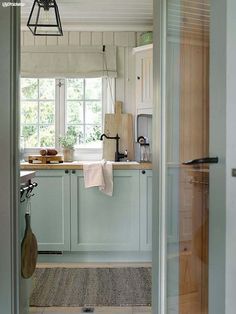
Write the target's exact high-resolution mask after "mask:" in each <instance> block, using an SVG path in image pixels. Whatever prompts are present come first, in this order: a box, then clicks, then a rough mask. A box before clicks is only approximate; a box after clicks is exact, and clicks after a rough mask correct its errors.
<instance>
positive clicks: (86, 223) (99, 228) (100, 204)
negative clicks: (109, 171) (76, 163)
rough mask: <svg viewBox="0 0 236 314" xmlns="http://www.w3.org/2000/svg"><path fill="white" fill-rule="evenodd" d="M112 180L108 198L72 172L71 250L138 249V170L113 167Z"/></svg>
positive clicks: (78, 172) (80, 174)
mask: <svg viewBox="0 0 236 314" xmlns="http://www.w3.org/2000/svg"><path fill="white" fill-rule="evenodd" d="M113 182H114V193H113V196H112V197H110V196H107V195H105V194H103V193H102V192H100V191H99V190H98V188H90V189H85V187H84V178H83V172H82V171H76V172H75V173H74V174H71V250H72V251H128V250H129V251H138V250H139V170H129V171H127V170H115V171H114V173H113Z"/></svg>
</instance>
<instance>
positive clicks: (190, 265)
mask: <svg viewBox="0 0 236 314" xmlns="http://www.w3.org/2000/svg"><path fill="white" fill-rule="evenodd" d="M166 14H167V16H166V34H167V36H166V43H165V45H166V83H165V85H166V99H165V103H166V106H165V110H166V111H165V112H166V114H165V120H166V121H165V136H166V137H165V139H166V143H165V146H166V164H165V167H166V178H165V181H166V201H165V203H166V222H167V289H166V291H167V313H173V314H174V313H181V314H200V313H201V314H202V313H204V314H206V313H208V222H209V221H208V190H209V189H208V185H209V179H208V177H209V162H216V161H217V159H204V158H206V157H209V150H208V148H209V19H210V18H209V15H210V6H209V1H208V0H191V1H189V0H167V1H166Z"/></svg>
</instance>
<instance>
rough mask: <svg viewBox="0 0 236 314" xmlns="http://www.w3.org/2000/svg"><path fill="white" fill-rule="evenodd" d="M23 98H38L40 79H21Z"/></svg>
mask: <svg viewBox="0 0 236 314" xmlns="http://www.w3.org/2000/svg"><path fill="white" fill-rule="evenodd" d="M21 98H22V99H37V98H38V80H37V79H32V78H22V79H21Z"/></svg>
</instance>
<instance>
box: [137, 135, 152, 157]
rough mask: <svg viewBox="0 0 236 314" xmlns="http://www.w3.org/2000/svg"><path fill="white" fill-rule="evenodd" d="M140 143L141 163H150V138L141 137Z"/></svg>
mask: <svg viewBox="0 0 236 314" xmlns="http://www.w3.org/2000/svg"><path fill="white" fill-rule="evenodd" d="M138 143H139V146H140V156H139V159H140V162H150V161H151V153H150V144H149V142H148V138H146V137H144V136H139V138H138Z"/></svg>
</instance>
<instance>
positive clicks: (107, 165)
mask: <svg viewBox="0 0 236 314" xmlns="http://www.w3.org/2000/svg"><path fill="white" fill-rule="evenodd" d="M102 171H103V179H104V183H105V184H104V186H100V187H99V190H100V191H101V192H103V193H105V194H107V195H109V196H112V193H113V172H112V163H111V162H110V161H105V160H103V161H102Z"/></svg>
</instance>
